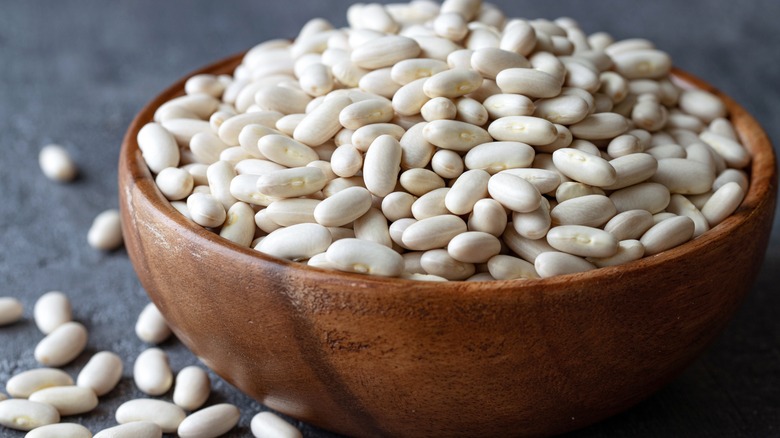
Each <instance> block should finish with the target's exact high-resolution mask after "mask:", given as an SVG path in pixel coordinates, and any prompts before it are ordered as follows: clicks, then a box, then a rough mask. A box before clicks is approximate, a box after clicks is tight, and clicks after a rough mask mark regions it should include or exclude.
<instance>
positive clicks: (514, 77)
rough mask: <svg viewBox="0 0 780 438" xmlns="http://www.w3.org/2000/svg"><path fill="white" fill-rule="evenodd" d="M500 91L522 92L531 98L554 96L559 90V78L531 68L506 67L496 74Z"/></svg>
mask: <svg viewBox="0 0 780 438" xmlns="http://www.w3.org/2000/svg"><path fill="white" fill-rule="evenodd" d="M496 84H497V85H498V88H500V89H501V92H502V93H508V94H509V93H514V94H522V95H524V96H528V97H532V98H545V97H555V96H557V95H558V94H560V92H561V85H562V84H561V81H560V79H559V78H557V77H555V76H553V75H551V74H549V73H547V72H544V71H541V70H535V69H532V68H508V69H506V70H502V71H500V72H499V73H498V74H497V75H496Z"/></svg>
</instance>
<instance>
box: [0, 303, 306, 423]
mask: <svg viewBox="0 0 780 438" xmlns="http://www.w3.org/2000/svg"><path fill="white" fill-rule="evenodd" d="M23 315H24V309H23V306H22V303H21V302H20V301H19V300H17V299H15V298H12V297H0V327H2V326H6V325H10V324H14V323H17V322H18V321H19V320H21V319H22V317H23ZM33 319H34V321H35V324H36V325H37V327H38V329H39V330H40V331H41V333H43V334H44V335H45V337H44V338H43V339H42V340H41V341H40V342H39V343H38V345H37V346H36V347H35V353H34V355H35V359H36V360H37V361H38V362H39V363H40V364H41V365H42V368H35V369H31V370H26V371H22V372H19V373H17V374H15V375H14V376H12V377H11V378H10V379H8V381H7V382H5V390H6V392H7V393H8V395H9V396H10V397H11V398H7V396H6V395H5V394H3V393H2V392H0V435H3V433H2V430H3V429H2V427H7V428H11V429H17V430H22V431H30V432H29V433H28V434H27V435H26V437H27V438H63V437H67V438H91V437H92V432H91V431H90V430H89V429H87V428H86V427H84V426H82V425H80V424H77V423H67V422H63V423H61V422H60V420H61V419H62V417H67V416H71V415H82V414H86V413H89V412H91V411H93V410H94V409H95V408H96V407H97V406H98V404H99V397H102V396H104V395H106V394H108V393H109V392H111V391H112V390H113V389H114V388H115V387H116V386H117V384H118V383H119V382H120V380H121V379H122V373H123V364H122V358H120V357H119V356H118V355H117V354H116V353H113V352H110V351H100V352H98V353H96V354H94V355H93V356H92V357H91V358H90V359H89V361H88V362H87V363H86V364H85V365H84V367H83V368H82V369H81V371H80V372H79V373H78V376H77V377H76V380H75V383H74V380H73V378H72V377H71V376H70V375H69V374H68V373H66V372H65V371H63V370H61V369H58V367H63V366H65V365H67V364H69V363H71V362H72V361H73V360H75V359H76V358H77V357H78V356H79V355H80V354H81V353H82V352H83V351H84V349H85V347H86V346H87V338H88V333H87V329H86V328H85V327H84V326H83V325H82V324H80V323H78V322H74V321H73V320H72V319H73V318H72V307H71V302H70V300H69V299H68V297H67V296H66V295H65V294H64V293H62V292H58V291H53V292H48V293H45V294H43V295H42V296H41V297H40V298H39V299H38V300H37V301H36V303H35V306H34V309H33ZM135 332H136V335H137V336H138V337H139V338H140V339H141V340H142V341H144V342H146V343H148V344H159V343H162V342H164V341H165V340H166V339H168V338H169V337H170V335H171V330H170V328H169V327H168V324H167V323H166V322H165V319H164V318H163V316H162V314H160V312H159V310H157V308H156V307H155V306H154V304H152V303H150V304H148V305H147V306H146V307H145V308H144V310H143V311H142V312H141V314H140V315H139V316H138V320H137V323H136V326H135ZM133 380H134V382H135V385H136V387H137V388H138V389H139V390H140V391H142V392H143V393H145V394H147V395H149V396H150V397H158V398H140V399H134V400H128V401H126V402H124V403H123V404H122V405H121V406H119V408H118V409H117V410H116V413H115V417H116V421H117V423H119V425H118V426H115V427H111V428H108V429H105V430H102V431H100V432H98V433H97V434H96V435H95V438H160V437H161V436H162V434H163V433H176V434H177V435H178V436H179V437H182V438H187V437H189V438H195V437H198V438H209V437H218V436H221V435H223V434H225V433H227V432H228V431H230V430H231V429H233V428H234V427H235V426H236V424H237V423H238V421H239V417H240V412H239V410H238V408H236V407H235V406H233V405H231V404H228V403H220V404H215V405H212V406H208V407H203V405H204V404H205V403H206V401H207V399H208V398H209V395H210V394H211V382H210V380H209V377H208V374H207V373H206V372H205V371H204V370H203V369H202V368H200V367H198V366H187V367H184V368H183V369H181V370H180V371H179V372H178V373H177V374H176V377H175V379H174V374H173V371H172V369H171V367H170V364H169V362H168V356H167V354H166V353H165V352H164V351H163V350H162V349H160V348H157V347H150V348H147V349H145V350H144V351H143V352H141V354H139V355H138V357H137V358H136V360H135V363H134V365H133ZM171 388H173V394H172V402H171V401H167V400H164V399H162V398H160V397H164V396H165V395H166V394H167V393H168V392H169V390H170V389H171ZM187 411H189V415H188V414H187ZM250 428H251V430H252V434H253V435H254V436H256V437H258V438H300V437H301V433H300V431H298V430H297V429H296V428H295V427H293V426H292V425H291V424H289V423H287V422H286V421H284V420H283V419H282V418H280V417H278V416H276V415H274V414H273V413H271V412H261V413H259V414H257V415H255V416H254V417H253V418H252V421H251V425H250ZM3 436H4V435H3Z"/></svg>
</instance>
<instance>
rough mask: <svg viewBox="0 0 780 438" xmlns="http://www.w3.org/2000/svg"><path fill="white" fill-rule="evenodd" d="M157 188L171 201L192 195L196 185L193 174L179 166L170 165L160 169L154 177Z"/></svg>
mask: <svg viewBox="0 0 780 438" xmlns="http://www.w3.org/2000/svg"><path fill="white" fill-rule="evenodd" d="M154 182H155V184H157V188H158V189H160V192H162V194H163V196H165V198H166V199H168V200H169V201H178V200H180V199H184V198H186V197H187V196H189V195H190V193H191V192H192V188H193V187H194V185H195V182H194V180H193V179H192V175H190V173H189V172H187V171H186V170H184V169H181V168H178V167H168V168H166V169H163V170H161V171H160V173H158V174H157V177H156V178H155V179H154Z"/></svg>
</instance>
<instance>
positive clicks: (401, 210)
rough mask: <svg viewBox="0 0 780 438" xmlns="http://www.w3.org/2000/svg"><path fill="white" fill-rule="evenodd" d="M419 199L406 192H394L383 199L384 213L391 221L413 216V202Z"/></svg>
mask: <svg viewBox="0 0 780 438" xmlns="http://www.w3.org/2000/svg"><path fill="white" fill-rule="evenodd" d="M416 200H417V197H416V196H413V195H411V194H409V193H406V192H393V193H390V194H389V195H387V196H385V197H384V198H383V199H382V214H383V215H384V216H385V217H386V218H387V219H388V220H389V221H391V222H393V221H397V220H398V219H402V218H409V217H412V204H414V202H415V201H416Z"/></svg>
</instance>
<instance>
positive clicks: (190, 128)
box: [138, 119, 237, 156]
mask: <svg viewBox="0 0 780 438" xmlns="http://www.w3.org/2000/svg"><path fill="white" fill-rule="evenodd" d="M160 124H161V125H162V127H163V128H164V129H165V130H166V131H168V133H170V134H171V135H172V136H173V139H174V141H175V143H176V144H177V145H178V146H181V147H182V148H186V147H187V146H188V145H189V144H190V142H191V141H192V137H194V136H195V135H196V134H198V133H200V132H211V124H210V123H209V122H207V121H205V120H195V119H170V120H165V121H164V122H161V123H160ZM148 125H149V124H147V126H148ZM139 140H140V132H139ZM236 144H237V143H236ZM138 147H139V148H140V147H141V144H140V141H139V145H138ZM153 147H160V145H159V144H158V145H154V146H153ZM166 149H167V147H166ZM143 150H144V149H141V152H143ZM160 152H162V151H160ZM179 156H181V155H179Z"/></svg>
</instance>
